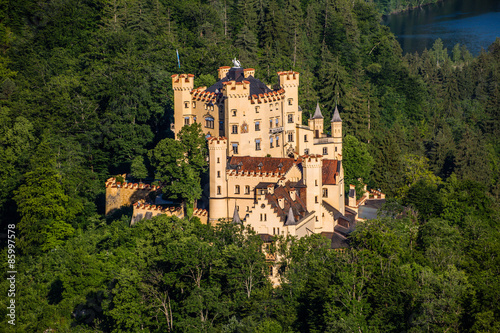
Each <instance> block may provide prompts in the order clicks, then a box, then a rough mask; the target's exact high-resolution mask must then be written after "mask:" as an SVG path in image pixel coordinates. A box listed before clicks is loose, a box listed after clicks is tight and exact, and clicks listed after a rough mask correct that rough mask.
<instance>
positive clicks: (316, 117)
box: [312, 102, 324, 119]
mask: <svg viewBox="0 0 500 333" xmlns="http://www.w3.org/2000/svg"><path fill="white" fill-rule="evenodd" d="M323 118H324V117H323V115H322V114H321V110H320V108H319V102H318V103H317V104H316V111H314V115H313V117H312V119H323Z"/></svg>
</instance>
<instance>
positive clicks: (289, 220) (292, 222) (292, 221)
mask: <svg viewBox="0 0 500 333" xmlns="http://www.w3.org/2000/svg"><path fill="white" fill-rule="evenodd" d="M295 224H297V222H296V221H295V217H294V216H293V209H292V206H290V209H289V210H288V215H287V216H286V223H285V225H295Z"/></svg>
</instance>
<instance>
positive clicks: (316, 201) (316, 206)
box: [302, 155, 323, 227]
mask: <svg viewBox="0 0 500 333" xmlns="http://www.w3.org/2000/svg"><path fill="white" fill-rule="evenodd" d="M322 165H323V161H322V159H321V156H320V155H310V156H304V158H303V159H302V169H303V171H302V172H303V174H302V175H303V178H304V184H305V185H306V186H307V195H306V207H307V210H308V211H309V212H312V211H315V212H316V216H318V221H317V223H316V226H317V227H321V225H322V219H321V214H320V212H321V201H322V199H321V189H322V187H323V178H322Z"/></svg>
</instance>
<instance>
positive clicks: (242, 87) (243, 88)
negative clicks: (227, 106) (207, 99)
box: [222, 80, 250, 97]
mask: <svg viewBox="0 0 500 333" xmlns="http://www.w3.org/2000/svg"><path fill="white" fill-rule="evenodd" d="M222 85H223V88H222V89H223V93H224V95H225V96H229V97H245V96H249V95H250V81H247V80H243V81H241V82H237V81H225V82H222Z"/></svg>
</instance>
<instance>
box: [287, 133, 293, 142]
mask: <svg viewBox="0 0 500 333" xmlns="http://www.w3.org/2000/svg"><path fill="white" fill-rule="evenodd" d="M288 142H293V132H290V133H288Z"/></svg>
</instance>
